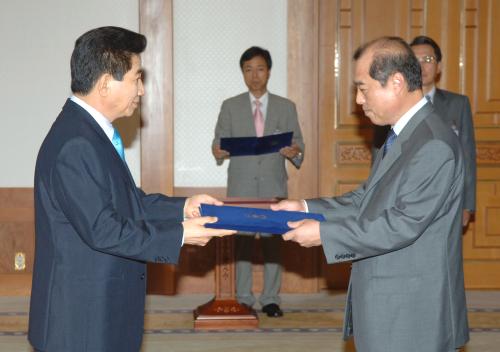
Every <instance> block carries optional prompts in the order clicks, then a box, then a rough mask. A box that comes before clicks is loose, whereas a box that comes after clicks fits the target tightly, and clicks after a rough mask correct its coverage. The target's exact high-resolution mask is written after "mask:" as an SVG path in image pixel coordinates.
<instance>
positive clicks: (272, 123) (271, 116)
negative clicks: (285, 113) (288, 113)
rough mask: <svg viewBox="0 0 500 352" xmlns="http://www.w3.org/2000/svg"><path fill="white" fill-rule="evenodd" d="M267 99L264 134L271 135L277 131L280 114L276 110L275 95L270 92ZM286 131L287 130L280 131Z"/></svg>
mask: <svg viewBox="0 0 500 352" xmlns="http://www.w3.org/2000/svg"><path fill="white" fill-rule="evenodd" d="M268 96H269V99H268V101H267V112H266V124H265V127H264V135H270V134H274V133H276V132H277V128H276V126H277V125H278V116H279V114H278V113H277V111H276V104H275V97H274V95H272V94H271V93H269V95H268ZM278 132H285V131H278Z"/></svg>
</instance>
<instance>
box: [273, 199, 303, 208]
mask: <svg viewBox="0 0 500 352" xmlns="http://www.w3.org/2000/svg"><path fill="white" fill-rule="evenodd" d="M271 209H272V210H288V211H306V210H307V209H306V208H305V207H304V202H303V201H301V200H293V199H285V200H282V201H281V202H279V203H276V204H271Z"/></svg>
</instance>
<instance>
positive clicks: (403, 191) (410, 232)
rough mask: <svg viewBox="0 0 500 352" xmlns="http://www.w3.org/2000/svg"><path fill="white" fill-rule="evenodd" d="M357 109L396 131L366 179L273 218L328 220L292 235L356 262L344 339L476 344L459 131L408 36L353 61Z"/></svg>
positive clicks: (302, 225)
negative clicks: (427, 85)
mask: <svg viewBox="0 0 500 352" xmlns="http://www.w3.org/2000/svg"><path fill="white" fill-rule="evenodd" d="M354 60H355V73H354V84H355V86H356V89H357V93H356V102H357V103H358V104H359V105H362V107H363V110H364V112H365V114H366V116H368V117H369V118H370V120H371V121H372V122H373V123H374V124H375V125H379V126H383V125H390V126H391V131H390V133H389V136H388V138H387V140H386V142H385V143H384V145H383V147H382V150H381V151H380V152H379V153H378V154H377V158H376V159H375V163H374V166H373V168H372V171H371V174H370V176H369V177H368V180H367V181H366V182H365V183H364V184H363V185H361V186H360V187H359V188H358V189H356V190H354V191H353V192H350V193H347V194H345V195H343V196H339V197H334V198H323V199H312V200H307V201H306V202H304V201H293V200H284V201H282V202H280V203H278V204H277V205H274V206H273V207H272V208H273V209H274V210H296V211H311V212H318V213H323V214H324V215H325V217H326V221H325V222H322V223H319V222H317V221H314V220H305V221H299V222H291V223H289V225H290V226H291V227H292V228H293V229H292V230H291V231H289V232H288V233H286V234H285V235H284V239H285V240H293V241H296V242H298V243H299V244H301V245H302V246H305V247H311V246H319V245H322V246H323V251H324V253H325V256H326V258H327V261H328V263H339V262H345V261H353V263H352V270H351V280H350V284H349V291H348V298H347V306H346V314H345V320H344V337H345V338H347V337H349V336H351V335H354V341H355V344H356V350H357V351H358V352H401V351H426V352H451V351H455V350H456V349H458V348H460V347H461V346H463V345H464V344H465V343H466V342H467V341H468V339H469V331H468V322H467V311H466V301H465V289H464V275H463V262H462V235H461V234H462V226H461V223H460V219H461V216H462V214H461V212H462V201H463V181H464V164H463V156H462V149H461V147H460V144H459V142H458V139H457V138H456V136H455V135H454V133H453V131H452V129H451V128H450V127H449V126H448V125H447V124H445V122H444V120H443V118H442V117H441V116H439V115H438V114H437V113H436V111H435V109H434V107H433V106H432V104H431V103H429V102H427V100H426V99H425V98H424V97H423V94H422V78H421V72H420V65H419V62H418V60H417V58H416V57H415V55H414V54H413V52H412V50H411V48H410V47H409V45H408V44H407V43H406V42H405V41H403V40H402V39H401V38H397V37H383V38H379V39H377V40H374V41H372V42H369V43H367V44H365V45H363V46H362V47H360V48H359V49H357V50H356V52H355V54H354Z"/></svg>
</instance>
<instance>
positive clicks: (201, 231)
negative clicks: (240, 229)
mask: <svg viewBox="0 0 500 352" xmlns="http://www.w3.org/2000/svg"><path fill="white" fill-rule="evenodd" d="M213 222H217V218H216V217H212V216H203V217H199V218H193V219H187V220H185V221H183V222H182V227H183V228H184V232H183V235H184V244H192V245H195V246H204V245H206V244H207V243H208V241H210V240H211V239H212V238H213V237H222V236H227V235H233V234H235V233H236V231H234V230H219V229H209V228H206V227H205V226H204V225H205V224H207V223H213Z"/></svg>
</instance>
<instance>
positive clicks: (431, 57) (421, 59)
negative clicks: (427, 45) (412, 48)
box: [417, 55, 436, 64]
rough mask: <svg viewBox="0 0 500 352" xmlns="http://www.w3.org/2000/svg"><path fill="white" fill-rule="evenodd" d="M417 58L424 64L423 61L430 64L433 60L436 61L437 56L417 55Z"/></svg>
mask: <svg viewBox="0 0 500 352" xmlns="http://www.w3.org/2000/svg"><path fill="white" fill-rule="evenodd" d="M417 60H418V62H420V63H421V64H423V63H426V64H430V63H431V62H435V61H436V58H435V57H434V56H431V55H425V56H420V57H417Z"/></svg>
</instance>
